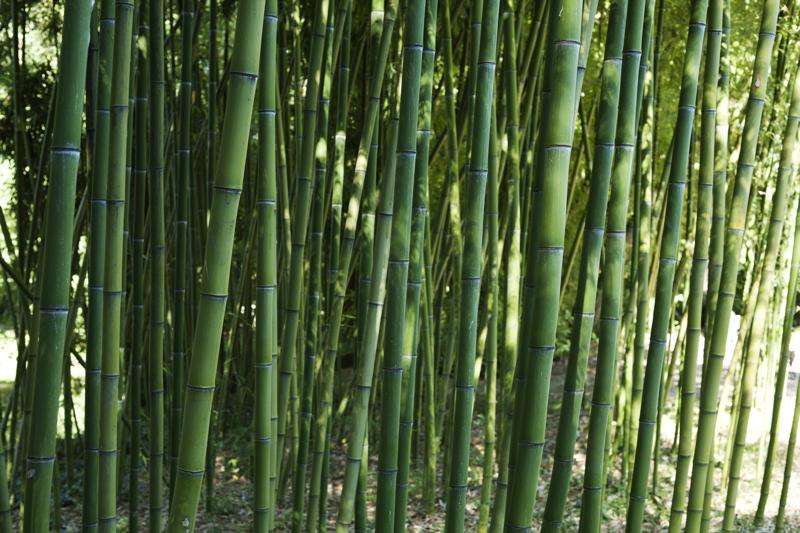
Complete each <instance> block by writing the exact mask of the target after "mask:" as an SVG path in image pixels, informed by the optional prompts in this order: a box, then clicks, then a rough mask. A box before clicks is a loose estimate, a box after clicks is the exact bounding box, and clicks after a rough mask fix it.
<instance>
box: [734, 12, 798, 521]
mask: <svg viewBox="0 0 800 533" xmlns="http://www.w3.org/2000/svg"><path fill="white" fill-rule="evenodd" d="M770 8H772V9H773V11H769V10H768V9H770ZM764 9H765V12H764V23H763V25H762V31H761V33H760V34H759V48H760V47H761V46H764V47H765V48H768V49H767V51H765V52H763V53H767V52H769V53H771V52H772V48H773V44H774V39H775V35H774V33H775V30H776V27H777V16H778V14H777V10H778V9H779V7H778V6H768V5H767V4H765V8H764ZM769 32H772V36H770V35H766V33H769ZM770 38H771V40H770ZM762 39H764V40H765V41H766V42H762ZM759 51H761V50H760V49H759ZM767 57H768V59H766V61H767V66H766V69H767V70H766V73H765V75H764V80H763V81H764V85H765V86H766V85H767V84H766V80H767V77H768V76H769V56H767ZM798 121H800V81H797V80H795V83H794V84H793V90H792V100H791V106H790V109H789V120H788V121H787V124H786V129H785V131H784V137H783V138H784V143H783V148H782V151H781V161H780V167H779V170H778V177H777V183H776V184H775V191H774V193H773V196H772V210H771V213H770V220H769V229H768V233H767V238H766V242H767V244H766V250H765V253H764V260H763V263H762V265H761V283H760V285H759V287H758V293H757V297H756V310H755V314H754V315H753V327H752V330H751V332H750V338H749V340H748V346H747V355H746V357H745V363H744V372H743V374H742V381H741V383H742V390H741V399H740V401H739V412H738V416H737V420H736V435H735V443H734V447H733V453H732V455H731V460H730V471H729V473H728V493H727V496H726V501H725V515H724V519H723V524H722V529H723V531H733V530H734V528H735V521H736V500H737V498H738V495H739V481H740V479H741V478H740V473H741V468H742V458H743V456H744V451H745V450H744V449H745V446H746V445H747V428H748V422H749V420H750V412H751V409H752V405H753V396H754V395H755V390H754V389H755V379H756V370H757V368H758V360H759V355H760V352H761V344H762V342H763V339H764V332H765V330H766V325H767V323H768V322H769V319H768V316H767V314H768V312H769V304H770V299H771V297H772V295H773V292H774V290H775V287H774V282H775V264H776V261H778V257H779V253H780V243H781V237H782V235H783V226H784V219H785V217H786V208H787V204H788V203H789V190H790V188H791V186H792V183H793V182H794V177H795V176H794V174H795V170H794V166H793V158H794V151H795V146H796V145H797V142H796V139H797V129H798ZM756 131H758V130H756Z"/></svg>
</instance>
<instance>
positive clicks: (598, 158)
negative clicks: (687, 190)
mask: <svg viewBox="0 0 800 533" xmlns="http://www.w3.org/2000/svg"><path fill="white" fill-rule="evenodd" d="M643 4H644V3H643V2H641V1H639V2H638V4H637V5H643ZM635 7H636V6H634V8H635ZM627 19H630V20H631V21H632V22H633V15H631V16H630V17H629V16H628V1H627V0H617V1H615V2H613V3H612V4H611V7H610V11H609V25H608V31H607V33H606V47H605V57H604V59H603V71H602V81H601V89H600V90H601V95H600V108H599V111H598V113H599V115H598V120H597V132H596V140H595V148H594V151H595V153H594V160H593V164H592V175H591V181H590V188H589V198H588V201H587V202H588V203H587V204H586V205H587V207H586V210H587V212H586V219H585V222H584V228H583V243H582V251H581V262H580V268H579V274H578V288H577V294H576V298H575V308H574V311H573V322H572V332H571V342H570V351H569V358H568V360H567V361H568V362H567V373H566V377H565V379H564V391H563V393H562V404H561V405H562V408H561V414H560V416H559V421H558V434H557V436H556V448H555V450H556V451H555V460H554V462H553V474H552V477H551V479H550V489H549V491H548V493H547V504H546V506H545V514H544V521H543V524H542V530H543V531H554V530H555V531H557V530H559V529H560V528H561V521H562V517H563V515H564V509H565V507H566V503H567V492H568V490H569V482H570V479H571V477H572V464H573V454H574V452H575V439H576V437H577V434H578V418H579V416H580V412H581V405H582V404H583V388H584V384H585V382H586V367H587V364H588V357H589V344H590V341H591V339H592V326H593V324H594V312H595V307H596V300H597V280H598V276H599V267H600V249H601V246H602V244H603V237H604V234H605V224H606V210H607V205H608V191H609V183H610V181H611V169H612V162H613V160H614V139H615V136H616V134H617V119H618V113H617V110H618V108H619V105H618V104H619V102H620V81H621V78H622V73H623V58H622V52H623V43H624V36H625V21H626V20H627ZM628 68H629V69H630V68H633V67H632V66H629V67H628ZM637 74H638V72H637ZM626 95H627V96H630V92H629V91H626Z"/></svg>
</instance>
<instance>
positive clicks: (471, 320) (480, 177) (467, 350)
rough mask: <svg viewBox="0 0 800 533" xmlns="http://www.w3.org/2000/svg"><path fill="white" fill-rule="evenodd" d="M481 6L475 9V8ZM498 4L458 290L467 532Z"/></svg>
mask: <svg viewBox="0 0 800 533" xmlns="http://www.w3.org/2000/svg"><path fill="white" fill-rule="evenodd" d="M477 5H478V4H477V2H474V3H473V6H477ZM499 8H500V3H499V1H497V0H487V1H486V2H483V14H482V17H481V26H482V29H481V38H480V50H479V52H478V59H477V65H478V66H477V72H476V96H475V105H474V116H471V117H470V120H471V126H472V131H471V135H470V141H471V142H470V151H469V166H468V168H469V170H468V172H467V177H466V180H465V181H466V189H467V190H466V194H465V198H464V203H465V205H464V210H463V214H464V216H463V224H464V225H463V229H462V231H463V234H464V247H463V252H462V260H461V268H460V269H459V270H460V276H461V279H460V280H459V281H460V284H461V286H460V288H459V302H460V305H459V307H460V311H459V325H458V345H459V350H458V351H459V353H458V358H457V360H456V383H455V397H454V402H453V411H452V413H451V424H450V427H451V428H452V430H451V436H452V443H451V444H452V446H451V461H450V464H449V468H448V470H449V487H448V489H447V498H446V500H447V517H446V521H445V530H446V531H448V532H454V531H463V530H464V514H465V505H466V496H467V470H468V466H469V456H470V448H471V445H470V440H471V434H472V432H471V426H472V411H473V407H474V406H473V397H474V379H475V376H474V372H475V370H474V369H475V352H476V348H477V338H476V337H477V322H478V321H477V318H478V316H477V315H478V300H479V296H480V286H481V249H482V241H483V219H484V203H485V192H486V180H487V173H488V171H489V142H490V140H491V138H490V135H489V132H490V129H491V114H492V101H493V100H494V75H495V68H496V60H497V32H498V15H499Z"/></svg>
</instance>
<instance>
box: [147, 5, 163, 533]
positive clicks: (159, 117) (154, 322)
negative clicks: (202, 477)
mask: <svg viewBox="0 0 800 533" xmlns="http://www.w3.org/2000/svg"><path fill="white" fill-rule="evenodd" d="M148 5H149V25H150V28H149V30H150V34H149V43H148V44H149V47H148V54H149V62H148V66H149V68H150V94H149V102H148V110H149V112H150V139H149V140H150V147H149V148H150V149H149V151H148V157H149V167H150V168H149V173H148V174H149V176H148V177H149V196H148V204H149V207H150V257H149V262H150V350H149V354H148V381H149V385H150V398H149V402H148V409H149V415H150V426H149V432H148V433H149V439H148V443H149V447H150V456H149V474H150V475H149V520H148V524H149V531H150V533H161V531H162V529H163V518H162V516H163V513H162V510H163V507H164V487H163V479H162V478H163V475H164V341H165V328H166V324H165V320H166V316H165V315H166V301H165V300H166V270H167V267H166V257H165V253H166V236H165V231H164V225H165V221H164V99H165V87H164V2H163V0H150V1H149V3H148Z"/></svg>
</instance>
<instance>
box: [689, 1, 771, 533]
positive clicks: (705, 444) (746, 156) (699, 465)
mask: <svg viewBox="0 0 800 533" xmlns="http://www.w3.org/2000/svg"><path fill="white" fill-rule="evenodd" d="M777 11H778V3H777V2H775V1H774V0H765V2H764V11H763V12H762V18H761V30H760V33H759V43H758V48H757V53H756V59H755V64H754V67H753V78H752V82H751V85H750V96H749V99H748V103H747V106H746V112H745V124H744V130H743V134H742V145H741V150H740V155H739V162H738V164H737V169H736V179H735V183H734V192H733V196H732V199H733V200H732V203H731V208H730V214H729V216H728V217H727V218H728V224H727V232H726V235H725V258H724V262H723V266H722V273H721V276H720V287H719V292H718V296H717V304H716V308H715V316H714V324H713V327H714V329H713V333H712V335H711V337H710V343H711V344H710V348H709V349H708V350H707V353H708V363H707V365H706V370H705V373H704V375H703V381H702V384H701V391H702V393H701V399H700V418H699V422H698V428H697V440H696V445H695V451H694V460H693V467H692V483H691V485H690V488H689V504H688V511H687V517H686V518H687V521H686V530H687V531H688V532H690V533H691V532H695V531H698V530H699V528H700V520H701V518H702V516H701V515H702V507H703V499H704V496H705V494H704V493H705V484H706V478H707V470H708V469H709V468H710V467H709V461H710V460H711V457H712V453H713V442H714V428H715V425H716V414H717V409H718V408H717V402H718V394H719V380H720V373H721V371H722V361H723V359H724V355H725V345H726V341H727V337H728V325H729V322H730V315H731V310H732V307H733V298H734V295H735V292H736V281H737V277H738V272H739V253H740V250H741V243H742V237H743V233H744V225H745V222H746V217H747V213H746V209H747V204H748V199H749V196H750V185H751V182H752V177H753V164H754V162H755V161H754V158H755V150H756V145H757V142H758V132H759V130H760V126H761V117H762V115H763V110H764V95H766V89H767V79H768V77H769V68H770V58H771V54H772V46H773V42H774V33H775V25H776V23H777ZM762 285H765V284H764V283H763V281H762Z"/></svg>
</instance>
